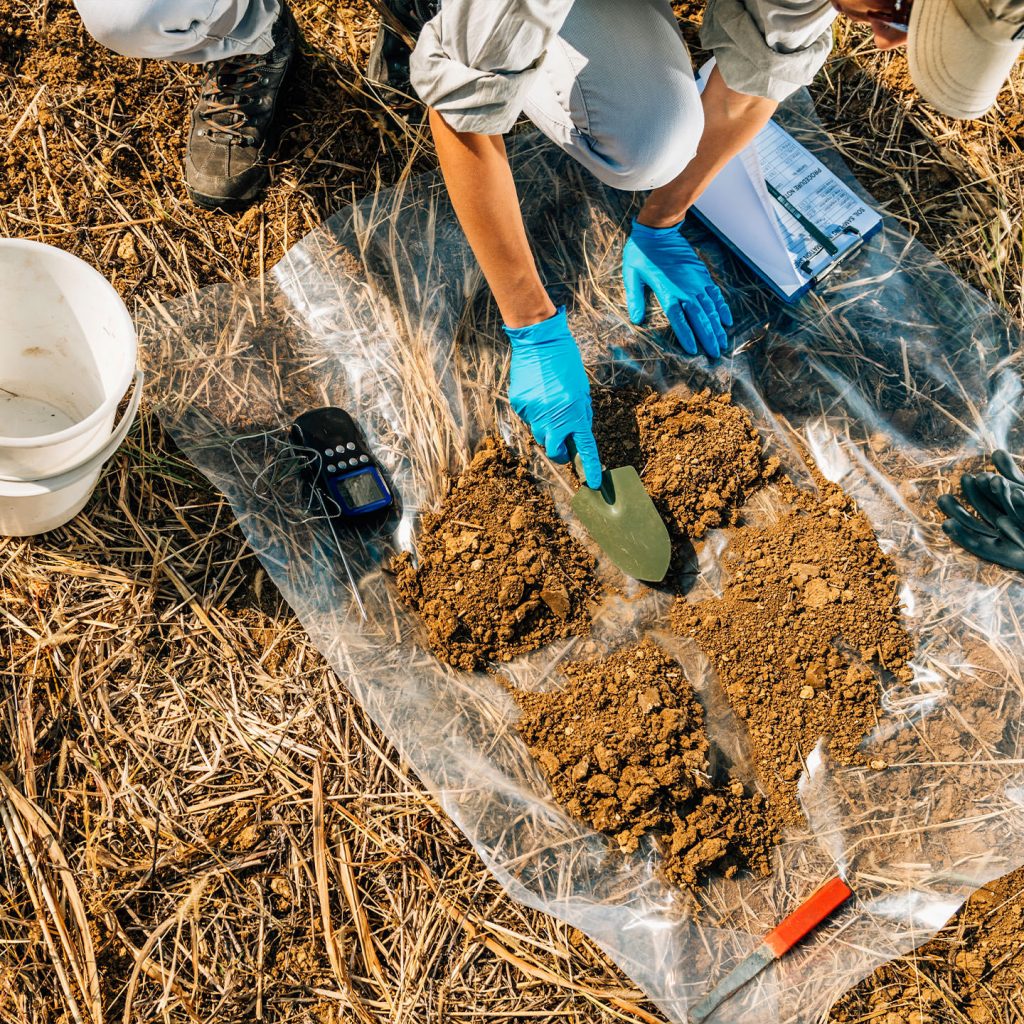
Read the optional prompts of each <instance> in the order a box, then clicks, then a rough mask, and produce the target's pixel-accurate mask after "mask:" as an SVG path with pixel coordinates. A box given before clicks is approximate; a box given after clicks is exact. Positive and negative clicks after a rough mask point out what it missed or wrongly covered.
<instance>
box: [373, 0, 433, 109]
mask: <svg viewBox="0 0 1024 1024" xmlns="http://www.w3.org/2000/svg"><path fill="white" fill-rule="evenodd" d="M382 6H383V7H384V8H386V9H387V11H388V13H389V14H390V15H391V17H392V18H393V19H394V23H393V24H389V22H388V19H386V18H384V17H383V15H382V16H381V19H380V28H378V29H377V36H376V38H375V39H374V40H373V46H372V47H371V48H370V59H369V63H368V67H367V69H366V77H367V78H369V79H370V81H372V82H379V83H380V84H381V85H386V86H388V87H389V88H391V89H394V90H396V91H397V92H405V93H407V92H409V91H410V90H411V88H412V87H411V85H410V82H409V58H410V57H411V56H412V47H413V46H415V45H416V40H417V39H418V38H419V34H420V30H421V29H422V28H423V26H424V25H425V24H426V23H427V22H428V21H430V19H431V18H433V17H434V15H436V14H437V12H438V11H439V10H440V9H441V0H382Z"/></svg>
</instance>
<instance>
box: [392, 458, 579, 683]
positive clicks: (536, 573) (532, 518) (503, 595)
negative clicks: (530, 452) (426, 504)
mask: <svg viewBox="0 0 1024 1024" xmlns="http://www.w3.org/2000/svg"><path fill="white" fill-rule="evenodd" d="M395 568H396V571H397V574H398V575H397V581H398V591H399V594H400V596H401V597H402V600H403V601H405V603H406V604H407V605H408V606H409V607H410V608H412V609H414V610H415V611H417V612H418V613H419V615H420V617H421V618H422V619H423V622H424V624H425V625H426V628H427V635H428V640H429V643H430V647H431V650H433V652H434V653H435V654H436V655H437V656H438V657H439V658H440V659H441V660H442V661H445V662H447V663H448V664H450V665H454V666H456V667H458V668H464V669H474V668H478V667H480V666H482V665H485V664H486V663H487V662H488V661H492V660H496V661H508V660H509V659H510V658H513V657H515V656H516V655H517V654H523V653H525V652H526V651H532V650H535V649H536V648H538V647H541V646H543V645H544V644H546V643H550V642H551V641H552V640H555V639H557V638H559V637H566V636H570V635H577V636H578V635H581V634H583V633H586V632H587V631H588V630H589V628H590V607H589V606H590V602H591V600H592V598H593V595H594V590H595V586H596V577H595V563H594V560H593V558H592V557H591V556H590V555H589V554H588V553H587V551H586V550H585V549H584V548H583V546H582V545H581V544H580V543H579V542H578V541H576V540H575V539H573V537H571V536H570V534H569V531H568V530H567V529H566V526H565V523H563V522H562V520H561V518H559V515H558V513H557V511H556V510H555V505H554V502H552V500H551V499H550V498H549V497H548V496H547V495H545V494H542V493H541V492H540V491H539V490H538V489H537V487H536V485H535V484H534V482H533V480H532V478H531V477H530V474H529V472H528V470H527V469H526V466H525V463H524V462H523V460H522V459H520V458H519V457H518V456H516V455H514V454H513V453H512V452H511V451H510V450H509V449H508V447H507V446H506V445H505V444H504V443H503V442H501V441H495V440H493V439H491V438H488V439H486V440H485V441H484V442H483V444H482V445H481V447H480V449H479V450H478V451H477V453H476V455H475V456H474V457H473V461H472V462H471V463H470V465H469V468H468V469H466V471H465V472H464V473H462V474H461V475H460V476H459V478H458V479H457V480H455V481H453V482H452V484H451V486H450V488H449V490H448V493H447V495H446V496H445V498H444V500H443V501H442V503H441V505H440V506H439V507H438V509H437V510H436V511H435V512H431V513H427V514H426V515H424V517H423V520H422V522H421V524H420V533H419V540H418V543H417V557H416V558H415V559H414V558H413V557H412V556H411V555H409V554H408V553H405V554H402V555H401V556H399V558H398V559H397V560H396V563H395Z"/></svg>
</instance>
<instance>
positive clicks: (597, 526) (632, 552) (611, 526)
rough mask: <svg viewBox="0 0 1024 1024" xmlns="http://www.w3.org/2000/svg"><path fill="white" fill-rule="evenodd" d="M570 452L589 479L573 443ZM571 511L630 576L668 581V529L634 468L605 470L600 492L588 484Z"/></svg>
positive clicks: (578, 469) (670, 552) (581, 477)
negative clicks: (666, 579) (665, 579)
mask: <svg viewBox="0 0 1024 1024" xmlns="http://www.w3.org/2000/svg"><path fill="white" fill-rule="evenodd" d="M569 454H570V456H572V458H573V460H574V463H573V464H574V465H575V467H576V474H577V476H579V478H580V479H581V480H585V479H586V476H585V474H584V472H583V465H582V461H581V459H580V457H579V456H578V455H577V454H576V449H575V446H573V445H572V444H571V442H570V445H569ZM572 510H573V512H575V513H576V517H577V518H578V519H579V521H580V522H581V523H582V524H583V525H584V526H585V527H586V529H587V533H589V534H590V536H591V537H593V538H594V541H595V542H596V543H597V546H598V547H599V548H600V549H601V550H602V551H603V552H604V553H605V554H606V555H607V556H608V557H609V558H610V559H611V560H612V561H613V562H614V563H615V565H616V566H617V567H618V568H619V569H621V570H622V571H623V572H624V573H625V574H626V575H627V576H632V577H633V579H636V580H645V581H647V582H648V583H659V582H660V581H661V580H663V579H664V578H665V574H666V573H667V572H668V564H669V561H670V560H671V558H672V544H671V542H670V541H669V537H668V530H667V529H666V527H665V523H664V522H663V521H662V518H661V516H660V515H658V510H657V509H656V508H655V507H654V502H653V501H651V496H650V495H649V494H648V493H647V491H646V489H645V488H644V485H643V482H642V481H641V479H640V474H639V473H638V472H637V471H636V470H635V469H634V468H633V467H632V466H617V467H616V468H615V469H605V470H603V471H602V473H601V487H600V489H599V490H592V489H591V488H589V487H587V485H586V484H584V485H583V486H582V487H580V489H579V490H578V491H577V492H576V495H575V497H573V499H572Z"/></svg>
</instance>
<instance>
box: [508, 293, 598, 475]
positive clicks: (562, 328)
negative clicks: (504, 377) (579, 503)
mask: <svg viewBox="0 0 1024 1024" xmlns="http://www.w3.org/2000/svg"><path fill="white" fill-rule="evenodd" d="M505 333H506V334H507V335H508V339H509V341H510V342H511V343H512V369H511V372H510V374H509V384H508V400H509V403H510V404H511V406H512V410H513V411H514V412H515V414H516V415H517V416H518V417H519V418H520V419H521V420H522V421H523V422H524V423H525V424H526V425H527V426H528V427H529V428H530V429H531V430H532V431H533V437H534V440H535V441H536V442H537V444H539V445H540V446H541V447H542V448H543V449H544V451H546V452H547V454H548V456H549V458H552V459H554V460H555V462H568V461H569V450H568V447H567V445H566V442H567V441H570V440H571V441H572V443H573V444H574V445H575V446H576V451H578V452H579V454H580V459H581V460H582V462H583V471H584V474H585V476H586V480H587V486H588V487H593V488H594V489H595V490H596V489H597V488H598V487H600V486H601V457H600V455H598V452H597V442H596V441H595V440H594V432H593V430H592V423H593V418H594V414H593V411H592V409H591V406H590V382H589V381H588V380H587V371H586V370H584V369H583V360H582V359H581V358H580V350H579V348H578V347H577V346H576V340H575V339H574V338H573V336H572V333H571V332H570V330H569V322H568V321H567V320H566V317H565V306H559V307H558V312H556V313H555V315H554V316H553V317H551V318H549V319H548V320H542V321H541V322H540V323H539V324H530V326H529V327H506V328H505Z"/></svg>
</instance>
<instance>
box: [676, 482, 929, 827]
mask: <svg viewBox="0 0 1024 1024" xmlns="http://www.w3.org/2000/svg"><path fill="white" fill-rule="evenodd" d="M818 484H819V490H818V492H817V493H814V492H810V491H805V490H800V489H798V488H796V487H795V486H793V485H792V484H791V483H789V482H783V483H781V484H780V485H779V486H778V495H779V497H780V498H781V500H782V501H783V502H784V503H785V508H784V509H783V511H782V512H781V514H780V515H779V516H778V518H777V519H776V520H775V521H774V522H772V523H770V524H769V525H767V526H763V527H756V528H754V527H751V528H748V529H745V530H742V531H738V532H737V534H736V535H735V537H734V538H733V543H732V545H731V547H730V549H729V551H728V552H727V553H726V556H725V569H726V572H727V573H728V575H729V579H728V582H727V583H726V585H725V588H724V593H723V595H722V597H721V598H716V599H712V600H707V601H701V602H699V603H697V604H690V603H687V602H685V601H683V600H679V601H677V602H676V606H675V608H674V610H673V613H672V622H673V626H674V628H675V629H676V630H677V631H678V632H679V633H682V634H685V635H692V636H693V637H694V638H695V639H696V642H697V644H698V646H699V647H700V649H701V650H702V651H703V652H704V654H705V655H706V656H707V657H708V658H709V659H710V661H711V662H712V663H713V665H714V667H715V669H716V671H717V673H718V677H719V679H720V680H721V682H722V684H723V686H724V687H725V689H726V692H727V694H728V697H729V702H730V704H731V705H732V708H733V710H734V711H735V712H736V714H737V715H739V717H740V718H742V719H743V720H744V721H745V722H746V724H747V727H748V729H749V732H750V740H751V748H752V753H753V755H754V761H755V765H756V769H757V772H758V776H759V777H760V780H761V783H762V785H763V786H764V787H765V789H766V791H767V792H768V795H769V798H770V799H771V801H772V804H773V807H774V809H775V810H776V812H777V813H778V814H779V815H780V816H781V817H782V819H783V820H785V821H789V822H792V823H794V824H799V823H800V822H801V821H802V815H801V813H800V810H799V807H798V805H797V801H796V780H797V778H798V777H799V775H800V772H801V768H802V759H803V758H804V757H806V756H807V755H808V754H809V753H810V752H811V750H812V749H813V748H814V746H815V745H816V744H817V742H818V740H819V738H820V737H823V736H824V737H827V738H828V742H829V745H830V748H831V753H832V755H833V756H834V757H836V758H837V759H838V760H839V761H841V762H843V763H852V762H854V761H856V760H857V759H858V758H857V755H856V748H857V745H858V744H859V743H860V741H861V740H862V739H863V737H864V736H865V734H866V733H867V732H868V731H869V730H870V729H871V727H872V726H873V725H874V721H875V713H876V707H877V703H878V690H879V683H878V677H877V672H878V671H879V670H881V671H885V672H888V673H892V674H893V675H894V676H895V677H896V678H897V679H899V680H907V679H910V678H911V677H912V671H911V669H910V668H909V667H908V665H907V661H908V659H909V658H910V656H911V654H912V652H913V643H912V640H911V638H910V635H909V634H908V633H907V631H906V630H905V629H904V627H903V626H902V624H901V622H900V603H899V596H898V591H899V577H898V576H897V574H896V571H895V568H894V566H893V564H892V562H891V560H890V559H889V558H887V557H886V556H885V555H884V554H883V553H882V550H881V549H880V548H879V546H878V542H877V540H876V539H875V535H874V532H873V531H872V529H871V525H870V523H869V522H868V520H867V518H866V517H865V516H864V515H863V513H861V512H860V511H859V510H858V509H857V507H856V505H855V504H854V502H853V501H852V500H851V499H850V498H848V497H847V496H846V495H845V494H844V493H843V491H842V489H841V488H839V487H838V486H836V485H835V484H832V483H829V482H828V481H826V480H824V479H819V481H818Z"/></svg>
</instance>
